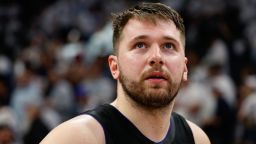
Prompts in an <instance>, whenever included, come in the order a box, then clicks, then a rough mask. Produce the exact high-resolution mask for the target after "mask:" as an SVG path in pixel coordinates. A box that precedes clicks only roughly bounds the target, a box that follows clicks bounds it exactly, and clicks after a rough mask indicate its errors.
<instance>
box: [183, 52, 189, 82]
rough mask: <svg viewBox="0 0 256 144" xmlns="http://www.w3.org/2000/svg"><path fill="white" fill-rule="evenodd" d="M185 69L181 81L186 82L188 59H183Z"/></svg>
mask: <svg viewBox="0 0 256 144" xmlns="http://www.w3.org/2000/svg"><path fill="white" fill-rule="evenodd" d="M184 60H185V67H184V72H183V77H182V79H183V81H187V80H188V68H187V62H188V59H187V58H186V57H185V59H184Z"/></svg>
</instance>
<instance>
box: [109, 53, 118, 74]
mask: <svg viewBox="0 0 256 144" xmlns="http://www.w3.org/2000/svg"><path fill="white" fill-rule="evenodd" d="M108 65H109V69H110V72H111V74H112V76H113V78H114V79H118V77H119V73H120V72H119V67H118V60H117V56H114V55H110V56H109V57H108Z"/></svg>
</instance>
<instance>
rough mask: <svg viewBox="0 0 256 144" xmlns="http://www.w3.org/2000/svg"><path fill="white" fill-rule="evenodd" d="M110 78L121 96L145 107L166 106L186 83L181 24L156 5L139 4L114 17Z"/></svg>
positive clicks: (172, 13)
mask: <svg viewBox="0 0 256 144" xmlns="http://www.w3.org/2000/svg"><path fill="white" fill-rule="evenodd" d="M113 29H114V35H113V46H114V53H115V55H111V56H110V57H109V66H110V70H111V73H112V75H113V77H114V78H115V79H116V80H118V86H119V88H120V90H121V91H123V92H124V94H125V96H127V97H128V98H130V99H131V100H133V101H135V102H136V103H137V104H139V105H142V106H146V107H154V108H158V107H164V106H167V105H169V104H170V103H171V102H172V101H173V99H174V98H175V96H176V95H177V93H178V90H179V88H180V85H181V83H182V82H183V81H186V80H187V67H186V63H187V59H186V57H185V54H184V47H185V30H184V25H183V20H182V18H181V17H180V16H179V14H178V13H177V12H176V11H175V10H173V9H172V8H170V7H168V6H166V5H163V4H160V3H142V4H140V5H137V6H134V7H133V8H130V9H128V10H126V11H124V12H121V13H119V14H116V15H115V17H114V20H113Z"/></svg>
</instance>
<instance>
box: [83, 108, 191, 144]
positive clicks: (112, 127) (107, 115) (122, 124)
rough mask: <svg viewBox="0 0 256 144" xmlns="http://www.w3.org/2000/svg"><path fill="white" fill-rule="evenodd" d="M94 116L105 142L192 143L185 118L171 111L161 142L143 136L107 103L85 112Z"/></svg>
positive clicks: (124, 143) (126, 143)
mask: <svg viewBox="0 0 256 144" xmlns="http://www.w3.org/2000/svg"><path fill="white" fill-rule="evenodd" d="M85 114H89V115H91V116H92V117H94V118H95V119H96V120H97V121H98V122H99V123H100V124H101V126H102V127H103V130H104V134H105V141H106V144H194V143H195V142H194V138H193V134H192V131H191V129H190V127H189V125H188V123H187V122H186V120H185V119H184V118H183V117H182V116H180V115H178V114H177V113H174V112H173V113H172V117H171V120H170V122H171V124H170V128H169V130H168V133H167V135H166V137H165V138H164V139H163V140H162V141H161V142H158V143H156V142H153V141H151V140H150V139H148V138H147V137H145V136H144V135H143V134H142V133H141V132H140V131H139V130H138V129H137V128H136V127H135V125H134V124H132V123H131V122H130V121H129V120H128V119H127V118H126V117H125V116H124V115H123V114H122V113H120V112H119V111H118V110H117V109H116V108H115V107H113V106H112V105H109V104H105V105H101V106H99V107H97V108H95V109H93V110H89V111H87V112H85Z"/></svg>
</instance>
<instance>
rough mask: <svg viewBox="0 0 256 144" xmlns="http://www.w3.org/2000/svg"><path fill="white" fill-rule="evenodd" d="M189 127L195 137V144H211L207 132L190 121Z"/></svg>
mask: <svg viewBox="0 0 256 144" xmlns="http://www.w3.org/2000/svg"><path fill="white" fill-rule="evenodd" d="M186 121H187V122H188V125H189V126H190V128H191V130H192V133H193V136H194V140H195V144H210V143H211V142H210V140H209V138H208V136H207V135H206V134H205V132H204V131H203V130H202V129H201V128H200V127H198V126H197V125H196V124H194V123H193V122H191V121H188V120H186Z"/></svg>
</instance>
